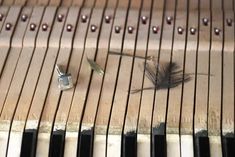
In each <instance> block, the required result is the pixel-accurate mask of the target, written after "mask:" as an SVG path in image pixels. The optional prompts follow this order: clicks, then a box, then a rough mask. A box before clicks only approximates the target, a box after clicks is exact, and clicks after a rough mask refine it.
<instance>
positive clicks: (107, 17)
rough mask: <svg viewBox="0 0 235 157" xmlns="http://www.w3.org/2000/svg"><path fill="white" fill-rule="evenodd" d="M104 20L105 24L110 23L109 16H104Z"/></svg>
mask: <svg viewBox="0 0 235 157" xmlns="http://www.w3.org/2000/svg"><path fill="white" fill-rule="evenodd" d="M104 19H105V22H106V23H110V20H111V17H110V16H109V15H106V16H105V18H104Z"/></svg>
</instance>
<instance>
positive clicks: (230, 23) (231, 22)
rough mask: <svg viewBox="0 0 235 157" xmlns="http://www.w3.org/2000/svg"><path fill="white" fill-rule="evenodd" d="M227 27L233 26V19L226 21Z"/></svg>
mask: <svg viewBox="0 0 235 157" xmlns="http://www.w3.org/2000/svg"><path fill="white" fill-rule="evenodd" d="M226 22H227V25H228V26H232V24H233V20H232V19H231V18H228V19H226Z"/></svg>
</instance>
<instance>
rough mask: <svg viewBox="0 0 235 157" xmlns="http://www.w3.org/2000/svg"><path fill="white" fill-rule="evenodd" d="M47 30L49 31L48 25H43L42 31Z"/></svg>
mask: <svg viewBox="0 0 235 157" xmlns="http://www.w3.org/2000/svg"><path fill="white" fill-rule="evenodd" d="M47 29H48V24H46V23H44V24H42V30H43V31H47Z"/></svg>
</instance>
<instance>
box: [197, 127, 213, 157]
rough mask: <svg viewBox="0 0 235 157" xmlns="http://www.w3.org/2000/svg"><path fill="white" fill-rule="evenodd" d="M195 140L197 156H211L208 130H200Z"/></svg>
mask: <svg viewBox="0 0 235 157" xmlns="http://www.w3.org/2000/svg"><path fill="white" fill-rule="evenodd" d="M194 140H195V142H194V152H195V153H194V155H195V157H210V143H209V138H208V133H207V131H201V132H198V133H197V134H196V135H195V137H194Z"/></svg>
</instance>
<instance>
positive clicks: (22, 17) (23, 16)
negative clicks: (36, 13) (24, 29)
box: [21, 14, 28, 22]
mask: <svg viewBox="0 0 235 157" xmlns="http://www.w3.org/2000/svg"><path fill="white" fill-rule="evenodd" d="M27 19H28V15H26V14H23V15H21V21H23V22H25V21H26V20H27Z"/></svg>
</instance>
